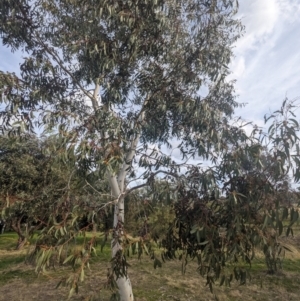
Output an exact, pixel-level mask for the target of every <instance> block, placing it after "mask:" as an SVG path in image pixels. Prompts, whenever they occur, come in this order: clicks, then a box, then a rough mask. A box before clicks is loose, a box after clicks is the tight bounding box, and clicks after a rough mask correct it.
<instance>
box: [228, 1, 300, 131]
mask: <svg viewBox="0 0 300 301" xmlns="http://www.w3.org/2000/svg"><path fill="white" fill-rule="evenodd" d="M238 17H239V18H241V19H242V23H243V24H244V25H245V33H244V35H243V37H242V38H241V39H240V40H238V42H237V43H236V45H235V48H234V53H235V58H234V59H233V61H232V63H231V66H230V68H231V70H232V75H231V78H232V79H236V80H237V83H236V92H237V94H238V95H239V97H238V101H239V102H241V103H247V105H246V106H245V107H244V108H243V109H239V110H237V111H236V114H237V115H241V116H242V117H243V118H244V119H246V120H248V121H254V122H256V123H257V124H258V125H263V116H264V114H268V113H270V112H273V111H274V110H276V109H279V108H280V106H281V103H282V101H283V99H284V98H285V97H288V98H289V99H291V100H292V99H295V98H297V97H300V1H299V0H241V1H240V10H239V14H238ZM298 116H299V117H300V114H299V113H298Z"/></svg>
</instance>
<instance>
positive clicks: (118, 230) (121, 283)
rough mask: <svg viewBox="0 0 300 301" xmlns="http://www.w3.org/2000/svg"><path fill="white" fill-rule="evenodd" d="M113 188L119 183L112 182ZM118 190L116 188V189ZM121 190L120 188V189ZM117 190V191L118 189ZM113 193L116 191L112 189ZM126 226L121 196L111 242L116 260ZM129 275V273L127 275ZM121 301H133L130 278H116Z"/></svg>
mask: <svg viewBox="0 0 300 301" xmlns="http://www.w3.org/2000/svg"><path fill="white" fill-rule="evenodd" d="M111 184H112V186H113V185H114V184H115V185H116V184H117V182H114V181H111ZM115 188H116V187H115ZM118 188H119V187H118ZM116 190H117V189H116ZM112 191H115V189H113V187H112ZM123 225H124V195H123V194H120V195H119V197H118V199H117V203H116V204H115V209H114V225H113V226H114V235H113V239H112V242H111V247H112V258H114V257H115V256H116V254H117V252H118V251H119V250H122V243H119V241H118V240H120V239H122V236H123ZM126 274H127V273H126ZM116 282H117V285H118V289H119V295H120V300H121V301H133V300H134V297H133V292H132V286H131V282H130V279H129V276H128V275H126V276H119V277H118V278H116Z"/></svg>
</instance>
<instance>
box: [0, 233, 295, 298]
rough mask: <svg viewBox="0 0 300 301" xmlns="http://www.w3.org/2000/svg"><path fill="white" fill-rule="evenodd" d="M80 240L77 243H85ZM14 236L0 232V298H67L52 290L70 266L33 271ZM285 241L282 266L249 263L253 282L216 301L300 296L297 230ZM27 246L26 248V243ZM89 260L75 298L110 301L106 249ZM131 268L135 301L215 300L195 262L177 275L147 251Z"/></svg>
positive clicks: (220, 291)
mask: <svg viewBox="0 0 300 301" xmlns="http://www.w3.org/2000/svg"><path fill="white" fill-rule="evenodd" d="M83 239H84V238H82V237H81V238H79V239H78V242H83ZM16 240H17V236H16V235H15V234H14V233H5V234H4V235H0V300H12V301H14V300H15V301H19V300H20V301H29V300H45V301H56V300H57V301H62V300H66V296H67V295H68V288H62V289H57V290H56V289H55V286H56V284H57V283H58V281H59V279H61V277H66V276H67V275H69V274H70V272H71V270H70V269H69V268H68V267H65V266H63V267H60V268H58V269H57V270H56V271H54V270H50V271H49V272H47V273H46V274H44V275H40V276H39V277H37V275H36V274H35V272H34V266H32V265H26V264H25V263H24V261H25V258H26V250H23V251H15V250H14V247H15V245H16ZM282 240H283V242H284V243H288V244H291V245H292V249H293V252H292V253H291V252H287V253H286V258H285V259H284V261H283V270H279V272H278V273H276V274H275V275H268V274H267V272H266V265H265V262H264V259H263V258H257V259H255V260H254V261H253V264H252V267H251V269H250V273H251V276H252V280H251V282H247V284H246V285H243V286H240V285H239V283H237V282H234V281H233V282H232V283H231V287H223V286H222V287H219V286H218V285H217V284H216V286H215V288H214V291H215V294H216V295H217V296H218V298H219V300H220V301H239V300H244V301H254V300H257V301H264V300H280V301H281V300H299V297H298V296H299V295H300V287H299V283H300V252H299V247H300V234H297V236H296V237H295V238H283V239H282ZM26 248H29V246H27V247H26ZM96 249H97V254H98V255H97V256H95V257H93V258H92V260H91V271H86V274H87V278H86V281H85V282H84V283H81V284H80V288H79V293H78V295H74V298H73V299H74V300H88V299H87V297H88V296H92V295H93V296H95V298H94V300H95V301H105V300H109V296H110V292H109V291H107V290H103V289H101V290H100V288H101V287H102V284H103V283H104V282H105V281H106V274H107V269H108V268H109V267H110V262H109V261H110V256H111V255H110V254H111V253H110V248H109V245H107V246H105V247H104V249H103V252H101V251H100V244H99V245H98V246H97V248H96ZM128 262H129V263H130V265H131V267H130V269H129V276H130V279H131V282H132V284H133V288H134V294H135V298H136V301H167V300H175V301H178V300H181V301H183V300H186V301H196V300H197V301H213V300H215V299H214V295H213V294H211V293H210V292H209V289H208V288H207V287H206V286H205V282H206V281H205V279H203V278H202V277H200V276H199V275H198V274H197V273H196V269H197V265H196V263H195V262H191V263H190V264H189V265H188V266H187V270H186V274H185V275H182V274H181V266H180V263H179V262H176V261H170V262H167V263H165V264H164V265H163V267H162V268H157V269H154V268H153V262H152V261H151V260H150V259H149V258H148V257H147V256H146V255H145V256H143V257H142V260H138V259H137V258H136V257H135V256H133V257H130V258H128Z"/></svg>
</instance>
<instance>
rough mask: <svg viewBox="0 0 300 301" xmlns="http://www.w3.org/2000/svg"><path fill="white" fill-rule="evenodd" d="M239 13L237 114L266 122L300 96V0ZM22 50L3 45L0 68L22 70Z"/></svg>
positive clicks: (243, 2) (247, 4) (264, 2)
mask: <svg viewBox="0 0 300 301" xmlns="http://www.w3.org/2000/svg"><path fill="white" fill-rule="evenodd" d="M238 16H239V17H240V18H241V19H242V21H243V24H244V25H245V26H246V32H245V34H244V36H243V37H242V38H241V39H240V40H239V41H238V42H237V43H236V45H235V48H234V52H235V58H234V59H233V61H232V64H231V66H230V68H231V70H232V75H231V76H230V78H231V79H236V80H237V83H236V91H237V94H238V95H239V98H238V100H239V102H242V103H248V105H247V106H246V107H245V108H243V109H239V110H237V112H236V114H237V115H241V116H242V117H243V118H244V119H246V120H248V121H250V120H251V121H254V122H256V123H257V124H258V125H263V116H264V114H266V113H269V112H271V111H274V110H275V109H277V108H279V107H280V105H281V103H282V100H283V99H284V98H285V96H287V97H288V98H290V99H294V98H296V97H300V50H299V49H300V0H240V11H239V14H238ZM21 56H22V54H21V53H20V52H16V53H13V54H12V53H10V51H9V50H8V49H7V48H4V47H3V46H1V45H0V70H3V71H15V72H16V73H18V69H19V62H20V57H21ZM299 114H300V113H299ZM299 114H298V115H299Z"/></svg>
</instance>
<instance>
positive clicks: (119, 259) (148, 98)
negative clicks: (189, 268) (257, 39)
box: [0, 0, 242, 300]
mask: <svg viewBox="0 0 300 301" xmlns="http://www.w3.org/2000/svg"><path fill="white" fill-rule="evenodd" d="M236 11H237V2H236V1H234V0H222V1H221V0H217V1H207V0H205V1H204V0H203V1H194V0H188V1H180V0H177V1H175V0H174V1H173V0H156V1H153V0H143V1H135V0H133V1H114V0H107V1H93V0H85V1H82V0H80V1H79V0H57V1H54V0H53V1H52V0H50V1H49V0H42V1H35V0H34V1H27V0H16V1H10V0H3V1H1V4H0V33H1V36H2V42H3V44H4V45H5V46H7V47H9V48H10V49H11V50H12V51H14V50H17V49H18V50H22V51H24V52H25V53H26V55H25V57H24V62H23V63H22V64H21V66H20V75H16V74H14V73H7V72H6V73H5V72H3V71H1V73H0V89H1V99H2V102H4V103H6V108H5V109H4V110H3V111H2V112H1V119H2V122H3V129H4V130H10V131H11V133H15V132H21V131H24V130H29V131H31V130H33V129H34V122H36V124H37V125H42V126H44V128H45V129H46V128H56V129H57V131H59V133H60V134H61V136H62V137H64V138H65V140H67V141H68V143H69V146H70V151H72V149H74V150H75V149H76V150H75V152H76V154H77V155H78V162H79V164H81V165H82V166H85V167H86V168H87V169H94V168H97V169H98V170H100V171H101V175H99V176H105V177H106V178H107V180H108V182H109V184H110V187H111V191H112V195H113V196H114V200H115V201H114V203H115V215H114V225H113V226H114V234H113V241H112V256H113V258H114V259H115V261H114V262H115V263H120V264H121V265H123V262H124V258H123V256H124V255H123V251H122V239H123V236H124V232H123V227H124V197H125V195H126V194H128V193H129V192H130V191H132V190H133V189H134V187H133V186H130V188H129V187H128V186H127V182H126V179H127V178H128V177H130V176H134V170H133V165H134V164H133V163H135V162H136V163H137V164H138V165H139V166H140V167H141V168H143V169H144V174H143V177H144V178H145V179H147V180H146V181H145V182H144V184H142V185H147V184H151V180H152V179H154V175H158V174H159V173H161V174H167V173H169V175H171V174H176V173H177V171H178V168H179V167H178V165H177V164H176V163H175V162H174V161H173V160H172V159H171V157H170V156H168V155H167V154H166V155H165V154H162V153H161V152H160V150H159V148H160V147H161V146H163V145H166V146H169V147H171V143H172V139H176V141H178V149H179V151H180V153H181V155H182V156H183V158H184V159H185V160H186V159H187V158H188V157H189V156H193V155H195V154H197V155H199V156H200V157H203V158H205V159H209V158H210V154H212V153H214V152H215V151H219V150H220V149H222V147H223V144H222V142H221V140H222V133H223V131H224V128H225V127H226V126H229V125H228V120H227V119H228V117H230V116H231V114H232V113H233V110H234V108H235V107H236V106H237V103H236V101H235V97H234V87H233V83H232V82H229V81H228V80H226V76H227V75H228V74H229V70H228V65H229V63H230V59H231V57H232V45H233V43H234V42H235V41H236V39H237V38H238V37H239V35H240V32H241V30H242V26H241V24H240V22H239V20H237V19H236V18H235V16H234V15H235V13H236ZM11 126H12V127H11ZM153 145H157V148H154V149H153V150H152V151H149V149H151V146H153ZM115 270H116V273H117V275H115V276H116V282H117V285H118V288H119V293H120V296H121V300H133V293H132V289H131V284H130V280H129V277H128V275H127V271H126V268H125V269H120V268H117V269H115ZM120 271H125V274H126V275H125V274H124V273H122V272H120Z"/></svg>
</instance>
